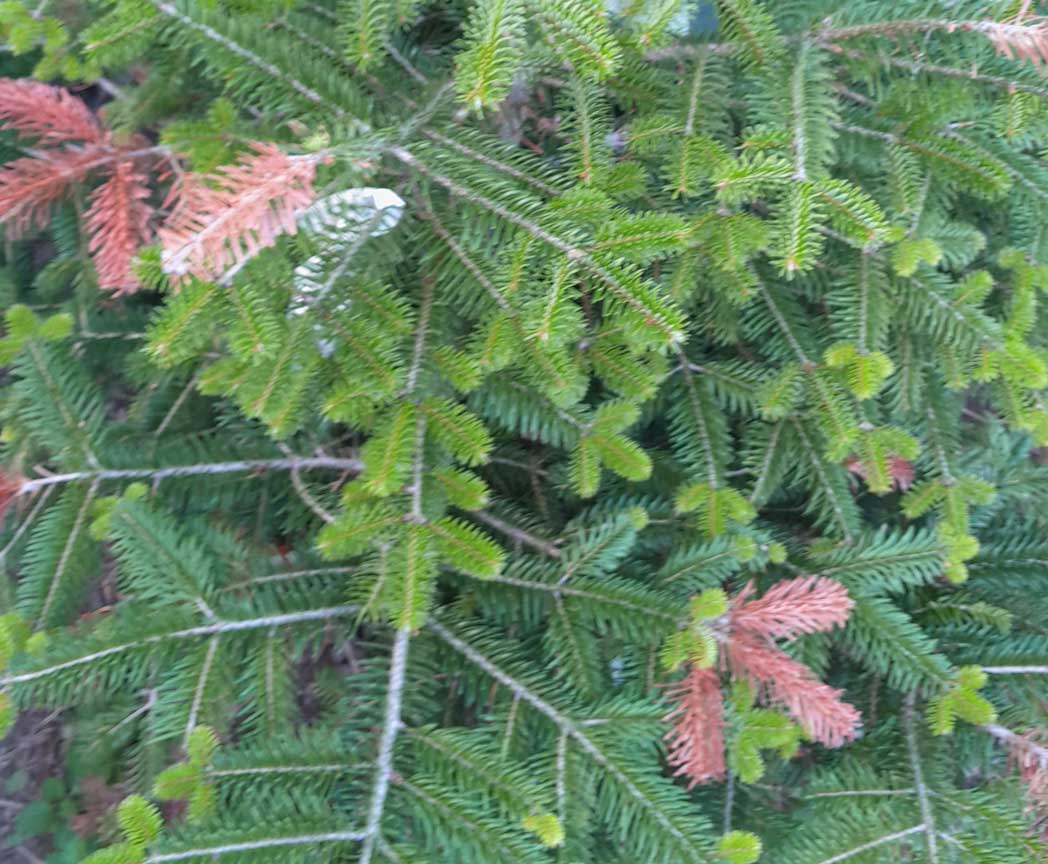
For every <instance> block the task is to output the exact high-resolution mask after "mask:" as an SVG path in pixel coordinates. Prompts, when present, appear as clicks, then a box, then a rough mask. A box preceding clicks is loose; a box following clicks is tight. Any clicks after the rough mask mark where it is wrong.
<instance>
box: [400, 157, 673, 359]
mask: <svg viewBox="0 0 1048 864" xmlns="http://www.w3.org/2000/svg"><path fill="white" fill-rule="evenodd" d="M389 153H390V154H391V155H392V156H394V157H395V158H397V159H399V160H400V161H401V162H403V163H404V164H405V165H407V166H408V167H409V168H413V169H414V170H416V171H418V172H419V173H420V174H422V175H424V176H426V177H428V178H429V179H430V180H432V181H433V182H434V183H436V184H437V185H439V186H443V187H444V188H445V189H447V190H448V192H450V193H451V194H452V195H455V196H457V197H459V198H463V199H465V200H466V201H469V202H471V203H473V204H476V205H477V206H479V207H482V208H483V209H485V210H488V211H489V212H491V213H494V214H495V215H496V216H499V217H500V218H502V219H505V220H506V221H507V222H510V223H511V224H513V225H516V226H517V227H518V228H520V229H521V230H523V231H525V232H527V233H528V234H530V235H531V236H533V237H535V238H536V239H538V240H541V241H542V242H543V243H546V244H547V245H549V246H552V247H553V248H554V249H556V250H558V251H560V252H563V253H564V254H565V255H567V256H568V259H569V260H571V261H575V262H577V263H578V264H580V265H581V266H582V267H583V268H584V269H585V270H586V271H587V272H589V273H590V274H592V275H593V276H594V277H596V278H597V279H599V280H600V281H601V282H602V283H604V285H605V286H606V287H607V289H608V291H609V292H610V293H611V294H612V295H613V296H614V297H615V299H616V300H617V301H618V302H620V303H621V304H622V305H623V306H625V307H627V308H628V309H631V310H632V311H634V312H636V313H638V314H639V315H641V316H642V317H643V318H644V319H645V321H646V322H647V323H649V324H650V325H651V326H652V327H654V328H655V329H657V330H658V331H659V332H660V333H662V334H663V336H664V337H665V340H666V342H667V343H668V344H670V345H674V344H676V343H677V342H679V341H680V340H681V338H682V337H683V334H682V333H681V332H680V331H679V330H678V329H676V328H675V327H674V326H672V324H671V323H670V322H669V321H668V320H667V319H666V317H665V316H664V315H663V314H662V313H660V312H658V311H656V310H653V309H651V308H649V307H648V306H647V305H645V304H644V303H643V302H642V301H640V300H638V299H637V298H636V297H634V296H633V294H631V293H630V291H629V289H628V288H627V287H626V286H625V285H624V284H623V283H622V282H621V281H620V280H619V279H618V278H616V277H615V276H614V275H613V274H612V273H611V272H610V271H609V270H608V269H607V268H606V267H604V266H603V265H601V264H599V263H598V262H597V261H596V260H594V259H593V257H592V256H591V255H590V254H589V253H587V252H585V251H584V250H583V249H580V248H579V247H578V246H575V245H573V244H571V243H569V242H567V241H566V240H563V239H561V238H560V237H557V236H556V235H554V234H551V233H550V232H548V231H547V230H546V229H544V228H542V227H541V226H540V225H538V224H536V223H535V222H533V221H531V220H530V219H526V218H525V217H523V216H520V215H519V214H517V213H514V212H513V211H511V210H509V209H507V208H506V207H504V206H503V205H501V204H499V203H497V202H496V201H493V200H491V199H490V198H487V197H485V196H483V195H480V194H478V193H476V192H473V191H471V190H469V189H466V188H465V187H464V186H462V185H461V184H459V183H456V182H455V181H454V180H452V179H451V178H450V177H446V176H445V175H443V174H440V173H439V172H437V171H434V170H433V169H432V168H430V167H429V166H428V165H425V164H424V163H422V162H420V161H419V160H418V159H417V158H416V157H415V156H414V155H413V154H411V153H410V152H409V151H407V150H405V149H404V148H403V147H400V146H394V147H391V148H390V149H389Z"/></svg>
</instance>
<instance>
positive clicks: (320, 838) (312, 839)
mask: <svg viewBox="0 0 1048 864" xmlns="http://www.w3.org/2000/svg"><path fill="white" fill-rule="evenodd" d="M363 839H364V835H363V834H362V833H360V832H359V831H329V832H327V833H325V834H298V835H293V836H289V837H268V838H266V839H264V840H248V841H245V842H243V843H224V844H222V845H218V846H202V847H198V848H191V849H184V850H182V851H181V852H161V853H157V854H155V855H150V856H149V857H148V858H146V860H145V864H164V862H167V861H185V860H187V859H189V858H203V857H205V856H209V857H211V858H218V857H220V856H222V855H229V854H235V853H238V852H255V851H259V850H263V851H264V850H266V849H279V848H282V847H285V846H306V845H313V844H316V843H346V842H360V841H361V840H363Z"/></svg>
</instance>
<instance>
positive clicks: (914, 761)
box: [902, 693, 939, 864]
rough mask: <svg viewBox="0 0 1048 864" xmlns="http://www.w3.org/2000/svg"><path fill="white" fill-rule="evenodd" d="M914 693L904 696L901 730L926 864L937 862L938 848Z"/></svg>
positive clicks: (935, 863) (936, 863)
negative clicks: (919, 745) (915, 797)
mask: <svg viewBox="0 0 1048 864" xmlns="http://www.w3.org/2000/svg"><path fill="white" fill-rule="evenodd" d="M916 699H917V697H916V694H915V693H911V694H909V695H908V696H907V697H906V702H905V704H904V706H903V714H902V719H903V731H904V732H905V735H906V751H907V753H909V756H910V770H911V771H912V772H913V785H914V788H915V789H916V791H917V801H918V803H919V804H920V807H921V821H922V823H923V827H924V838H925V841H924V842H925V849H926V850H927V852H928V864H938V862H939V848H938V845H937V842H936V829H935V818H934V814H933V813H932V805H931V801H930V800H929V798H928V787H927V786H925V784H924V773H923V770H922V769H921V753H920V748H919V747H918V745H917V730H916V728H915V724H914V719H913V714H914V710H913V709H914V704H915V702H916Z"/></svg>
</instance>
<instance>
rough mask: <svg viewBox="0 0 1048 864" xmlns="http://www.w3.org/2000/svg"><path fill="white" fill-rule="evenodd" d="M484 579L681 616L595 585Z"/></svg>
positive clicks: (663, 615)
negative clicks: (607, 592)
mask: <svg viewBox="0 0 1048 864" xmlns="http://www.w3.org/2000/svg"><path fill="white" fill-rule="evenodd" d="M484 581H486V582H495V583H497V584H500V585H512V586H513V587H514V588H524V589H526V590H528V591H542V592H544V593H546V594H550V595H552V596H553V597H554V598H559V597H577V598H579V599H581V600H593V601H594V602H597V603H602V604H608V605H611V606H618V607H620V608H622V609H625V610H627V611H630V612H636V613H638V614H642V615H648V616H652V617H655V618H661V619H662V620H664V621H671V622H677V621H679V620H680V618H681V616H680V615H673V614H670V613H669V612H666V611H664V610H661V609H655V608H652V607H651V606H649V605H644V604H641V603H633V602H631V601H629V600H626V599H624V598H622V597H617V596H614V595H611V594H603V593H601V592H600V591H598V590H596V588H597V587H598V586H596V585H595V586H594V590H586V589H584V588H575V587H573V586H571V585H566V584H564V583H563V582H555V583H551V582H534V581H531V580H528V579H515V578H514V577H512V576H493V577H491V578H490V579H485V580H484Z"/></svg>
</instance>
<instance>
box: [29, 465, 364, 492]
mask: <svg viewBox="0 0 1048 864" xmlns="http://www.w3.org/2000/svg"><path fill="white" fill-rule="evenodd" d="M363 468H364V463H363V462H361V461H360V460H359V459H351V458H338V457H334V456H289V457H286V458H283V459H243V460H236V461H232V462H200V463H198V464H194V465H168V466H165V467H163V468H99V469H97V470H92V471H73V472H70V473H68V474H49V475H47V476H46V477H34V478H33V479H30V480H23V481H22V484H21V486H20V488H19V490H18V494H19V495H28V494H32V493H34V492H36V491H37V490H38V489H42V488H46V487H48V486H55V485H61V484H65V483H82V482H84V481H96V480H98V481H104V480H152V481H153V482H157V481H160V480H166V479H168V478H171V477H195V476H201V475H210V474H240V473H244V472H250V473H255V472H264V471H292V470H296V471H310V470H317V471H344V472H347V473H351V474H357V473H359V472H360V471H362V470H363Z"/></svg>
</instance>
